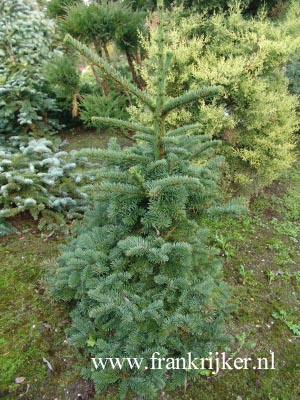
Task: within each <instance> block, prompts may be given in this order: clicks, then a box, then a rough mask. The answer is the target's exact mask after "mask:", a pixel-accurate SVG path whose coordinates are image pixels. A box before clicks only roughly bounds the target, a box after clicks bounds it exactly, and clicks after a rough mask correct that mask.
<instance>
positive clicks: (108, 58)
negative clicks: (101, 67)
mask: <svg viewBox="0 0 300 400" xmlns="http://www.w3.org/2000/svg"><path fill="white" fill-rule="evenodd" d="M103 49H104V53H105V57H106V59H107V61H108V62H109V63H110V56H109V52H108V50H107V46H106V43H105V44H104V45H103Z"/></svg>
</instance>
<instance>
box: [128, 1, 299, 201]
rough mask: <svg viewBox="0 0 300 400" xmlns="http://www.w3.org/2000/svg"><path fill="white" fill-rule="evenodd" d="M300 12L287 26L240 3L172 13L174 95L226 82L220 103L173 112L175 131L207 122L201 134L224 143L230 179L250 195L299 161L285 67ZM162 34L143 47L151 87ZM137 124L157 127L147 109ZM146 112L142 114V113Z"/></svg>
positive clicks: (170, 82) (170, 83) (136, 110)
mask: <svg viewBox="0 0 300 400" xmlns="http://www.w3.org/2000/svg"><path fill="white" fill-rule="evenodd" d="M299 16H300V7H299V6H298V5H297V4H294V5H293V6H291V8H290V10H288V12H287V13H286V16H285V18H284V19H282V20H281V21H277V22H274V21H271V20H269V19H267V17H266V16H265V15H259V16H258V17H257V18H251V19H250V18H247V19H246V18H245V17H244V16H243V15H242V11H241V9H240V8H239V7H238V6H235V7H234V8H232V9H231V10H230V12H229V13H228V14H218V15H213V16H211V17H209V16H207V15H200V14H194V15H191V16H188V17H183V16H182V14H181V10H180V9H176V10H173V11H172V12H171V13H170V14H169V21H168V25H169V28H170V29H169V30H168V37H167V38H166V41H167V43H166V45H167V47H168V48H169V50H171V51H172V52H173V53H174V58H173V61H172V64H171V66H170V71H171V72H170V74H169V75H168V78H167V94H168V96H170V97H175V96H176V95H178V93H182V91H184V90H194V89H197V88H198V87H201V86H203V85H222V86H223V92H222V93H220V94H219V96H218V97H217V98H216V97H215V98H213V99H212V98H211V99H209V98H208V99H206V100H205V101H204V100H199V101H197V102H194V103H192V104H189V105H188V106H187V107H185V108H184V110H183V111H182V112H180V113H178V112H176V111H174V112H172V113H170V114H169V116H168V118H167V121H166V122H167V124H168V125H169V127H170V128H173V127H175V126H178V124H181V123H186V122H187V121H190V123H198V122H200V123H201V128H199V129H198V130H197V131H196V130H195V131H194V134H202V133H206V134H212V135H214V136H215V137H218V138H220V139H222V140H223V153H224V154H225V155H226V159H227V162H228V163H227V166H226V168H224V173H225V174H226V178H227V179H226V181H227V182H228V183H230V185H231V187H232V188H235V189H238V190H240V191H242V192H244V193H247V194H250V193H256V192H258V191H259V190H260V189H261V188H263V187H265V186H267V185H268V184H270V183H271V182H272V181H273V180H274V179H276V178H278V177H279V176H280V175H281V174H282V173H283V172H284V171H285V170H286V169H287V168H289V166H290V165H291V164H292V162H293V160H294V154H293V149H294V142H295V138H294V132H295V131H296V129H297V115H296V102H297V100H296V98H295V97H294V96H292V95H291V94H289V92H288V80H287V79H286V77H285V65H286V63H287V62H288V59H289V57H290V55H291V54H292V53H293V52H294V51H295V50H296V49H297V48H298V47H299V42H300V40H299V35H298V33H297V32H299V29H300V22H299V21H300V19H299ZM155 42H156V37H155V32H154V31H153V32H152V34H151V38H150V41H147V40H144V42H143V44H144V46H145V48H146V50H147V52H148V60H147V62H145V63H144V70H143V74H144V79H145V81H147V82H148V90H150V91H151V90H152V86H153V87H154V84H153V77H154V76H155V65H154V63H153V61H152V60H153V59H154V58H155V51H156V50H155ZM130 112H131V116H132V119H133V120H134V121H137V120H139V121H140V120H143V121H147V122H148V123H150V122H151V116H150V114H149V113H148V112H147V110H146V109H143V107H142V106H140V105H137V106H136V107H131V109H130ZM141 113H142V115H141Z"/></svg>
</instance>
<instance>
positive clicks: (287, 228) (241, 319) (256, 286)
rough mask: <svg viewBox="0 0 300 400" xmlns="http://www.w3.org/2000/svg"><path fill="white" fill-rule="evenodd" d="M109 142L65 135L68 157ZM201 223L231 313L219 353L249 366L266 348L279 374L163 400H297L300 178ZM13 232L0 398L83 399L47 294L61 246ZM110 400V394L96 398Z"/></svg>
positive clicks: (2, 299) (75, 357)
mask: <svg viewBox="0 0 300 400" xmlns="http://www.w3.org/2000/svg"><path fill="white" fill-rule="evenodd" d="M109 136H110V135H109V134H98V133H95V132H88V133H87V134H84V133H83V132H79V133H77V134H76V133H73V134H66V135H64V136H63V137H64V138H68V140H69V144H68V145H67V148H68V149H79V148H82V147H86V146H93V147H102V146H103V145H105V144H106V143H107V140H108V137H109ZM125 142H126V141H125ZM125 142H124V144H126V143H125ZM127 143H128V141H127ZM204 223H205V224H208V225H210V227H211V232H212V233H211V242H212V244H214V245H215V246H217V247H218V248H219V249H220V255H221V256H222V257H223V258H224V275H225V279H226V281H227V282H228V283H229V284H230V286H231V287H232V302H233V304H234V305H235V306H236V310H235V311H234V312H233V313H232V318H231V320H230V321H229V322H228V327H227V329H228V332H229V333H230V334H231V335H232V337H233V341H232V344H231V345H230V348H228V349H221V351H225V350H226V352H227V355H228V356H230V355H232V356H234V357H252V358H253V359H254V358H257V357H270V354H269V351H270V350H272V351H274V353H275V366H276V369H275V370H253V369H249V370H239V371H222V372H220V373H219V374H218V375H217V376H213V375H209V374H208V376H204V375H200V374H199V379H198V380H197V381H196V382H194V383H192V384H190V385H189V386H188V388H187V390H186V392H185V393H184V392H183V391H177V392H175V393H168V394H166V395H165V398H166V399H170V400H177V399H178V400H179V399H187V400H189V399H191V400H194V399H195V400H231V399H232V400H297V399H300V317H299V315H300V314H299V308H300V269H299V265H300V249H299V240H300V171H299V170H296V168H294V169H293V170H291V171H290V172H289V174H288V175H287V176H286V177H285V178H283V179H282V180H281V181H279V182H276V183H274V184H273V185H272V186H271V187H270V188H268V189H267V190H265V192H264V193H262V194H261V195H260V196H259V197H257V198H255V199H254V200H253V201H252V203H251V208H250V213H249V215H247V216H244V217H243V218H240V219H236V220H233V219H223V220H220V221H212V220H207V221H204ZM16 225H17V229H18V230H19V234H16V235H12V236H9V237H5V238H2V239H1V241H0V293H1V295H0V306H1V310H2V312H1V315H0V398H1V399H12V400H15V399H18V398H23V399H33V400H42V399H46V400H55V399H57V400H75V399H79V400H80V399H81V400H87V399H89V398H91V394H92V388H91V385H90V384H88V383H87V382H84V381H83V380H82V379H81V378H80V375H79V374H80V366H81V365H84V363H85V360H84V359H83V358H82V356H81V355H80V353H79V352H77V351H75V350H73V349H72V348H71V347H69V346H68V344H67V343H66V336H65V333H64V330H65V328H66V327H67V326H68V324H69V319H68V311H67V309H66V307H65V306H64V305H62V304H56V303H54V302H53V301H52V299H51V297H50V296H49V295H48V294H47V290H46V286H47V285H46V281H45V276H46V275H47V272H48V271H49V270H50V269H52V268H53V267H54V265H55V258H56V256H57V254H58V252H59V245H60V244H61V243H63V242H65V240H66V238H65V237H62V236H55V235H53V236H51V237H49V238H46V237H41V235H40V234H39V233H38V232H37V231H36V226H35V224H33V223H31V222H30V221H27V220H25V221H24V220H23V221H22V220H20V219H19V220H16ZM191 350H192V349H191ZM116 398H117V396H116V394H115V393H114V391H111V392H108V393H106V394H101V395H98V396H96V397H95V399H97V400H102V399H103V400H105V399H106V400H108V399H116Z"/></svg>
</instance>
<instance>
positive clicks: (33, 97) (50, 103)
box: [0, 0, 59, 135]
mask: <svg viewBox="0 0 300 400" xmlns="http://www.w3.org/2000/svg"><path fill="white" fill-rule="evenodd" d="M53 35H54V25H53V22H52V21H50V20H47V19H46V18H45V16H44V14H43V13H42V11H40V10H39V8H38V5H37V3H36V2H35V1H31V2H28V1H26V0H10V1H3V2H1V4H0V94H1V100H0V135H11V134H14V135H15V134H17V133H19V132H21V133H24V132H25V133H27V132H30V131H31V132H34V133H35V134H36V135H39V134H41V132H43V134H45V132H49V131H50V132H52V131H53V130H54V129H55V128H57V127H58V124H57V121H56V120H55V118H54V116H55V113H57V112H58V111H59V110H58V108H57V106H56V103H55V100H54V98H53V97H50V96H49V95H48V93H47V92H46V89H45V81H44V78H43V76H42V73H41V65H42V62H43V61H45V60H47V59H48V58H49V55H50V54H51V51H50V50H51V43H52V40H53Z"/></svg>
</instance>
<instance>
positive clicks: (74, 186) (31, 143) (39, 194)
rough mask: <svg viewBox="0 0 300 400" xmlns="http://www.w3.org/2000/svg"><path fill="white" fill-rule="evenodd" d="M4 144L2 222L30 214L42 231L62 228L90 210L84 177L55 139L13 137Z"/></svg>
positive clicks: (1, 150)
mask: <svg viewBox="0 0 300 400" xmlns="http://www.w3.org/2000/svg"><path fill="white" fill-rule="evenodd" d="M8 142H9V145H8V143H7V142H6V143H5V146H1V144H0V219H3V218H8V217H12V216H15V215H17V214H19V213H22V212H25V211H28V212H30V214H31V215H32V217H33V218H34V219H38V218H39V220H40V221H39V227H40V228H44V227H45V228H47V229H53V228H62V227H63V226H64V225H65V218H68V219H74V218H77V217H81V216H82V214H83V213H84V211H85V210H86V209H87V205H88V201H87V196H86V194H85V193H83V192H81V190H80V189H79V188H78V185H79V183H80V182H81V180H82V175H81V174H79V173H77V172H76V170H75V168H76V163H74V162H73V161H72V160H70V156H69V157H68V154H67V152H65V151H59V149H58V147H57V145H55V144H54V142H53V141H52V140H48V139H45V138H42V139H35V138H34V137H28V136H24V137H22V136H15V137H13V136H12V137H10V139H9V141H8Z"/></svg>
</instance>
